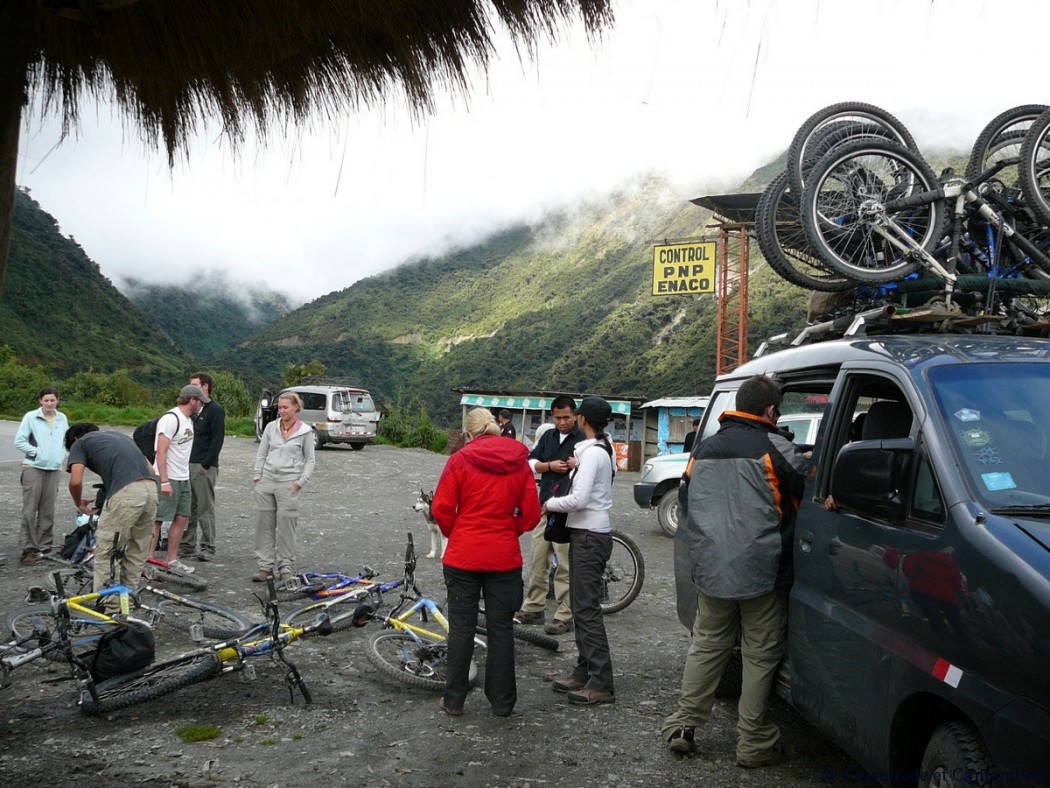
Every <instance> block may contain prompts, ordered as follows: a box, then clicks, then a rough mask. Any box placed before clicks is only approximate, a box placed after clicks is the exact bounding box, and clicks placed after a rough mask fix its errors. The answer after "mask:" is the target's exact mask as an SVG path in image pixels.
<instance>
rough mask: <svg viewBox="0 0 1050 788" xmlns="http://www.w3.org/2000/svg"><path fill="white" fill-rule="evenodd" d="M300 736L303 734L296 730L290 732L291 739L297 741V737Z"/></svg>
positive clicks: (299, 737)
mask: <svg viewBox="0 0 1050 788" xmlns="http://www.w3.org/2000/svg"><path fill="white" fill-rule="evenodd" d="M301 738H303V734H301V733H299V732H298V731H296V732H295V733H293V734H292V739H293V740H295V741H299V739H301Z"/></svg>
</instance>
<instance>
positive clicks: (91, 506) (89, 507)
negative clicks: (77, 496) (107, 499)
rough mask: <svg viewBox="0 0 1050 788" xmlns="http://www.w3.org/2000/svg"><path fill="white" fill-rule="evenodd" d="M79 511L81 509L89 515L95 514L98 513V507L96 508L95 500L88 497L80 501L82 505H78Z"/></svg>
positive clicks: (82, 512) (81, 511)
mask: <svg viewBox="0 0 1050 788" xmlns="http://www.w3.org/2000/svg"><path fill="white" fill-rule="evenodd" d="M77 511H79V512H80V513H81V514H86V515H88V516H94V515H96V514H98V509H96V508H95V502H94V501H91V500H88V499H86V498H85V499H84V500H83V501H81V502H80V506H78V507H77Z"/></svg>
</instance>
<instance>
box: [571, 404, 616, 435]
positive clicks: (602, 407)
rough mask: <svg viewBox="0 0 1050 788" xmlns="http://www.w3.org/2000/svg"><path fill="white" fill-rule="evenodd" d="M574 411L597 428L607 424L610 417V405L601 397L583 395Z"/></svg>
mask: <svg viewBox="0 0 1050 788" xmlns="http://www.w3.org/2000/svg"><path fill="white" fill-rule="evenodd" d="M576 412H577V413H579V414H581V415H582V416H583V417H584V418H585V419H587V423H588V424H590V425H591V426H592V427H594V428H595V429H598V430H600V429H601V428H602V427H604V426H605V425H606V424H608V423H609V419H611V418H612V406H611V405H610V404H609V403H608V402H606V401H605V400H604V399H602V398H601V397H584V398H583V402H581V403H580V407H579V408H577V409H576Z"/></svg>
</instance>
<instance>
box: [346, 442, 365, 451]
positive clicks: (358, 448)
mask: <svg viewBox="0 0 1050 788" xmlns="http://www.w3.org/2000/svg"><path fill="white" fill-rule="evenodd" d="M364 447H365V444H363V443H351V444H350V448H351V449H353V450H354V451H361V449H363V448H364Z"/></svg>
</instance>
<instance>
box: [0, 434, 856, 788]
mask: <svg viewBox="0 0 1050 788" xmlns="http://www.w3.org/2000/svg"><path fill="white" fill-rule="evenodd" d="M255 449H256V444H255V443H254V442H253V441H251V440H247V439H237V438H230V439H228V440H227V444H226V449H225V450H224V451H223V454H222V467H221V471H220V476H219V488H218V494H217V495H218V524H219V544H218V551H219V552H218V560H217V561H216V562H214V563H207V564H196V566H197V571H198V572H199V573H200V574H201V575H203V576H205V577H206V578H207V579H208V581H209V587H208V589H207V591H205V592H203V594H202V595H201V596H202V597H205V598H209V599H211V600H213V601H215V602H216V603H218V604H221V605H224V606H226V607H231V608H234V609H237V610H240V611H242V612H244V613H245V614H251V615H252V616H253V617H254V615H255V612H256V610H257V604H256V603H255V602H254V600H253V598H252V592H253V591H258V590H259V586H258V585H254V586H253V584H252V583H250V582H248V578H249V577H250V576H251V574H252V572H253V571H254V568H255V567H254V561H253V559H252V551H251V543H252V534H253V530H254V520H253V515H252V511H251V499H250V489H249V488H250V481H249V471H250V468H251V462H252V458H253V457H254V454H255ZM444 461H445V458H444V457H442V456H439V455H435V454H431V453H429V452H426V451H422V450H398V449H392V448H388V447H368V448H367V449H365V450H364V451H361V452H353V451H350V450H349V449H341V448H335V449H326V450H324V451H322V452H320V453H319V454H318V462H317V472H316V475H315V477H314V479H313V481H312V482H311V484H310V485H309V486H308V487H307V488H306V491H305V492H304V502H303V512H302V517H301V520H300V534H301V536H300V544H301V551H300V555H301V560H300V567H301V568H318V569H324V568H332V567H338V568H343V569H354V568H358V567H359V566H360V565H362V564H369V565H372V566H373V567H375V568H377V569H379V570H380V571H381V572H382V576H383V578H385V579H393V578H396V577H399V576H400V574H401V562H402V558H403V554H404V541H405V533H406V532H407V531H412V532H413V533H414V535H415V539H416V543H417V545H419V546H422V547H424V548H425V547H426V546H428V545H429V538H428V535H427V529H426V527H425V524H424V522H423V519H422V517H421V516H420V515H418V514H416V513H415V512H413V511H412V510H411V506H412V504H413V503H414V502H415V500H416V495H417V493H418V491H419V489H420V488H421V487H424V488H426V489H428V490H429V489H431V488H432V487H433V486H434V483H435V482H436V480H437V478H438V475H439V473H440V471H441V468H442V467H443V464H444ZM636 479H637V474H632V473H621V474H620V475H619V476H618V477H617V480H616V483H615V485H614V495H615V499H616V504H615V507H614V510H613V520H614V524H615V527H616V528H618V529H620V530H622V531H624V532H626V533H628V534H629V535H631V536H632V537H633V538H634V539H635V540H636V541H637V543H638V544H639V545H640V546H641V548H642V551H643V553H644V555H645V561H646V579H645V585H644V587H643V589H642V592H641V594H640V596H639V597H638V599H637V601H635V603H634V604H632V605H631V606H630V607H628V608H627V609H626V610H624V611H622V612H620V613H618V614H616V615H613V616H610V617H609V618H608V620H607V627H608V632H609V639H610V642H611V645H612V654H613V666H614V670H615V674H616V682H617V702H616V704H615V705H611V706H600V707H596V708H573V707H569V706H568V705H567V704H566V703H565V700H564V698H563V697H562V696H560V695H557V694H555V693H553V692H551V690H550V681H551V679H552V678H555V677H559V676H564V675H565V674H566V673H567V672H568V671H569V669H570V668H571V665H572V661H573V659H574V657H575V648H574V645H573V640H572V636H571V635H567V636H563V637H562V638H561V640H562V650H561V651H560V652H558V653H550V652H546V651H542V650H540V649H536V648H533V647H532V646H528V645H523V644H519V645H518V648H517V665H518V691H519V698H520V705H521V706H522V707H523V708H524V710H525V714H524V716H522V717H520V718H513V719H502V718H497V717H493V716H492V715H491V714H490V712H489V708H488V704H487V702H486V701H485V699H484V695H483V694H482V693H481V692H480V691H476V692H475V693H473V694H472V695H471V696H470V698H469V699H468V703H467V709H466V714H465V715H464V716H463V717H461V718H457V719H454V720H453V719H449V718H448V717H446V716H445V715H444V714H443V713H441V712H440V711H439V709H438V701H439V698H440V696H439V695H437V694H430V693H426V692H421V691H418V690H411V689H408V688H404V687H402V686H400V685H398V684H395V683H392V682H391V681H390V680H388V679H386V678H384V677H383V676H381V675H379V674H378V673H377V672H376V671H375V670H374V669H373V668H372V667H371V665H370V664H369V662H368V661H367V660H366V659H365V656H364V639H365V636H366V634H367V632H368V631H369V630H352V631H350V632H344V633H337V634H335V635H333V636H332V637H330V638H327V639H317V640H307V641H300V642H298V643H296V644H294V645H293V646H292V647H291V648H290V649H289V650H288V655H289V656H290V658H291V659H293V660H294V661H295V662H296V664H297V665H298V666H299V669H300V670H301V672H302V674H303V676H304V677H305V678H306V680H307V682H308V683H309V686H310V689H311V690H312V692H313V696H314V701H315V702H314V703H313V704H312V705H311V706H306V705H304V704H303V703H302V700H301V698H297V700H296V702H295V703H294V704H292V703H290V702H289V697H288V692H287V690H286V689H285V687H284V685H283V683H282V674H281V672H280V671H279V670H278V669H277V668H276V667H275V666H273V665H271V663H269V662H267V661H265V660H255V661H254V662H255V665H256V669H257V673H258V675H257V678H256V680H255V681H254V682H253V683H250V684H249V683H242V682H241V681H240V680H238V678H237V677H236V676H228V677H224V678H220V679H216V680H213V681H210V682H206V683H204V684H199V685H196V686H193V687H189V688H186V689H184V690H182V691H181V692H179V693H177V694H175V695H171V696H168V697H167V698H163V699H160V700H157V701H153V702H150V703H147V704H143V705H140V706H137V707H133V708H131V709H128V710H124V711H120V712H116V713H114V714H111V715H109V716H107V717H104V718H90V717H87V716H84V715H82V714H81V713H80V711H79V710H78V709H77V708H76V706H75V698H74V693H73V690H72V688H71V686H70V685H69V683H68V682H55V681H53V680H54V679H56V678H60V677H61V676H62V675H63V673H61V672H57V671H56V672H51V673H49V672H47V671H46V670H44V669H41V668H40V667H38V666H36V665H31V666H27V667H25V668H22V669H20V670H19V671H18V672H17V673H16V674H14V677H13V678H14V683H13V686H12V687H10V688H9V689H6V690H3V691H0V704H2V706H0V708H2V713H0V783H3V784H6V785H49V786H66V785H69V786H72V785H86V784H90V785H100V786H123V785H147V786H211V785H247V786H276V785H280V786H298V785H319V784H332V785H370V786H371V785H390V786H448V785H461V786H486V785H491V786H552V785H557V786H599V785H613V786H645V787H646V788H651V787H652V786H665V785H714V786H728V785H741V784H743V785H752V784H753V785H759V784H774V785H788V784H803V785H807V784H813V785H816V784H824V785H827V784H837V785H843V784H849V781H848V780H847V779H846V778H847V777H848V776H849V775H850V773H851V772H853V771H855V770H856V767H855V766H854V765H853V764H852V762H851V761H850V760H849V759H848V758H847V757H846V756H845V755H844V754H843V753H842V752H841V751H840V750H838V749H837V748H835V747H834V746H833V745H831V744H830V743H828V742H827V741H826V740H825V739H824V738H823V737H821V736H820V735H819V734H817V733H816V732H815V731H814V730H813V729H812V728H811V727H810V726H809V725H807V724H806V723H804V722H803V721H802V720H801V719H800V718H799V717H798V716H797V715H796V714H795V713H794V712H792V711H791V710H790V709H789V708H787V707H786V706H784V705H783V704H782V703H780V702H778V701H774V702H773V706H772V713H773V716H774V718H775V719H776V721H777V722H778V723H779V724H780V725H781V727H782V728H783V729H784V730H785V736H786V742H787V745H788V747H789V749H790V750H791V751H792V753H793V758H792V759H791V761H790V762H788V763H786V764H784V765H782V766H780V767H776V768H774V769H769V770H764V771H759V772H748V771H745V770H743V769H740V768H738V767H736V766H734V765H733V760H734V757H733V754H734V742H735V735H736V733H735V709H734V707H733V706H732V705H730V704H727V703H726V702H724V701H719V702H718V703H717V704H716V706H715V711H714V716H713V719H712V721H711V724H709V725H708V726H707V727H706V728H705V729H703V731H702V732H701V733H700V735H698V741H699V742H700V743H701V747H702V754H701V755H699V756H696V757H690V758H681V757H679V756H675V755H673V754H671V753H670V752H668V751H667V750H666V748H665V746H664V745H663V743H662V742H661V741H660V738H659V735H658V730H659V727H660V722H661V720H662V719H663V717H664V716H665V715H666V714H667V713H668V712H669V710H670V709H672V708H673V705H674V703H675V699H676V697H677V690H678V682H679V679H680V676H681V666H682V661H683V659H684V654H685V650H686V647H687V642H688V637H687V633H686V632H685V630H684V629H683V628H682V627H681V626H680V625H679V623H678V621H677V619H676V617H675V613H674V590H673V589H674V583H673V577H672V562H671V541H670V540H669V539H667V538H666V537H664V536H662V535H661V534H660V532H659V529H658V527H657V524H656V519H655V516H654V515H653V514H652V513H651V512H643V511H641V510H640V509H638V508H637V507H636V506H635V505H634V503H633V501H632V499H631V486H632V484H633V483H634V481H635V480H636ZM0 480H2V481H0V516H2V522H5V523H7V527H5V528H4V529H3V530H2V532H0V553H3V554H5V555H6V556H7V559H6V561H5V562H4V564H3V565H2V566H0V611H2V612H6V611H9V610H11V609H14V608H15V607H18V606H20V605H21V604H22V600H23V596H24V594H25V589H26V587H27V586H29V585H31V584H40V583H41V582H42V581H43V579H44V575H45V572H46V570H45V569H43V568H40V567H26V568H23V567H20V566H19V565H18V562H17V555H18V548H17V530H18V519H19V512H20V508H21V504H20V500H21V499H20V490H19V487H18V465H17V464H16V463H12V462H0ZM58 511H59V518H60V521H61V523H62V525H63V529H64V530H65V529H66V528H68V526H69V524H70V523H71V522H72V519H73V512H74V510H73V507H72V503H71V502H70V501H69V499H68V495H67V494H66V493H65V490H64V488H63V490H62V494H61V496H60V499H59V508H58ZM425 552H426V550H425V549H423V550H421V551H420V554H421V555H422V553H425ZM417 578H418V580H419V582H420V585H421V586H422V588H423V589H424V590H425V591H427V592H429V593H430V594H432V595H434V596H441V595H443V592H442V583H441V572H440V566H439V564H438V563H437V562H435V561H432V560H431V561H428V560H425V559H423V558H420V561H419V570H418V572H417ZM163 632H164V630H163V629H162V630H159V633H161V634H159V636H158V654H159V655H161V656H163V655H165V654H170V653H176V652H177V651H179V650H183V649H184V648H186V647H187V645H188V641H185V642H184V641H177V640H175V639H173V637H172V636H170V635H166V634H163ZM187 723H197V724H208V725H215V726H218V727H219V728H220V729H221V731H222V733H221V735H220V736H219V737H218V738H217V739H214V740H212V741H208V742H202V743H194V744H187V743H184V742H183V741H182V740H181V739H180V738H179V737H178V736H177V735H176V733H175V730H176V729H177V728H179V727H180V726H182V725H185V724H187Z"/></svg>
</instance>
